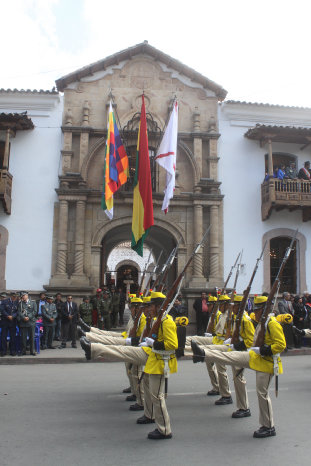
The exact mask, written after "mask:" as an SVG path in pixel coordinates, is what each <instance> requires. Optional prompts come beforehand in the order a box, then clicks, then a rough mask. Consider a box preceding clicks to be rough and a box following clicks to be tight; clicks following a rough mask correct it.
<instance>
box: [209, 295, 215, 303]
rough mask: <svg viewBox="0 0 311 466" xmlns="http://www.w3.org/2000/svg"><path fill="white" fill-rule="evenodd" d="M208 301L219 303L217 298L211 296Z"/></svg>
mask: <svg viewBox="0 0 311 466" xmlns="http://www.w3.org/2000/svg"><path fill="white" fill-rule="evenodd" d="M207 301H209V302H210V303H211V302H215V301H217V298H216V296H209V297H208V300H207Z"/></svg>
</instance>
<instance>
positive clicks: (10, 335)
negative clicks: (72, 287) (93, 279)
mask: <svg viewBox="0 0 311 466" xmlns="http://www.w3.org/2000/svg"><path fill="white" fill-rule="evenodd" d="M72 298H73V297H72V295H71V294H69V295H67V296H66V298H65V299H63V296H62V294H61V293H57V294H56V295H55V296H52V295H49V294H46V293H45V292H42V293H40V296H39V299H38V300H37V301H35V300H32V299H30V297H29V295H28V292H26V291H22V292H20V293H17V292H14V291H12V292H11V293H9V295H7V293H0V355H1V356H5V355H6V354H7V353H8V351H9V352H10V355H11V356H16V355H18V356H23V355H25V354H26V351H28V349H29V352H30V354H31V355H33V356H35V355H36V351H35V336H36V335H37V336H38V338H39V339H40V349H41V350H45V349H48V348H49V349H56V348H59V349H63V348H66V346H67V342H68V341H69V342H71V346H72V348H76V347H77V345H76V335H77V324H78V319H79V317H81V318H83V320H84V321H85V322H86V323H88V324H89V325H92V326H94V327H98V328H103V327H104V328H105V329H107V330H110V329H111V328H114V327H117V325H120V326H122V325H123V324H124V320H123V317H124V309H125V302H126V296H125V293H124V292H123V291H122V289H118V290H116V289H115V287H114V286H111V287H110V288H108V287H106V286H104V287H103V289H98V290H97V291H96V295H95V296H85V297H84V298H83V302H82V303H81V304H80V305H79V306H78V305H77V303H75V302H74V301H73V299H72ZM53 341H57V342H60V343H58V346H54V345H53Z"/></svg>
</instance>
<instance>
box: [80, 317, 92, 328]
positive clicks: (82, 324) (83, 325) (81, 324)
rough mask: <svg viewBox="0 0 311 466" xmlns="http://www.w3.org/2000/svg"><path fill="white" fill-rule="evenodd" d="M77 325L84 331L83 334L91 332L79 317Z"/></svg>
mask: <svg viewBox="0 0 311 466" xmlns="http://www.w3.org/2000/svg"><path fill="white" fill-rule="evenodd" d="M79 324H80V327H81V328H82V329H83V330H84V331H85V332H90V331H91V327H90V326H89V325H87V324H86V323H85V322H84V320H83V319H81V317H79Z"/></svg>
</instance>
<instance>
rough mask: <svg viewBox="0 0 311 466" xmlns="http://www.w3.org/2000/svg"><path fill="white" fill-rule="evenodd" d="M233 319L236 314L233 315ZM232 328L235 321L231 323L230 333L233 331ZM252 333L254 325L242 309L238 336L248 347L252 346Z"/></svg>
mask: <svg viewBox="0 0 311 466" xmlns="http://www.w3.org/2000/svg"><path fill="white" fill-rule="evenodd" d="M235 319H236V316H234V320H235ZM234 329H235V322H234V324H233V331H232V333H233V332H234ZM254 333H255V327H254V325H253V322H252V319H251V318H250V317H249V316H248V314H247V313H246V312H245V311H244V313H243V316H242V322H241V328H240V336H241V338H242V339H243V341H244V343H245V346H246V348H250V347H251V346H253V341H254Z"/></svg>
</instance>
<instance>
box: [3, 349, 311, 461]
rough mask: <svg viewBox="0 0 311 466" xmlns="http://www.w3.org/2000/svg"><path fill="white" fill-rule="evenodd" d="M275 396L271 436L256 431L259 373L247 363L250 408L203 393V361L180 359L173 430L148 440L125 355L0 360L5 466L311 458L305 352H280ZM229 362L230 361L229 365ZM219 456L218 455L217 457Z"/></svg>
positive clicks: (310, 386) (310, 374)
mask: <svg viewBox="0 0 311 466" xmlns="http://www.w3.org/2000/svg"><path fill="white" fill-rule="evenodd" d="M283 362H284V366H285V374H284V375H283V376H281V377H280V393H279V397H278V399H275V395H274V392H273V391H272V402H273V408H274V415H275V425H276V430H277V437H274V438H268V439H263V440H261V439H253V438H252V433H253V431H254V430H255V429H256V428H257V427H258V409H257V398H256V393H255V385H254V382H255V376H254V373H253V372H251V371H248V372H247V380H248V387H249V397H250V403H251V411H252V417H250V418H247V419H232V418H231V413H232V411H233V409H234V405H231V406H225V407H222V406H215V405H214V401H215V399H214V398H208V397H207V396H206V391H207V389H208V388H210V387H209V384H208V381H207V375H206V370H205V365H203V364H196V365H194V364H193V363H192V362H191V361H181V362H180V364H179V373H178V374H177V375H174V376H172V377H171V378H170V381H169V398H168V407H169V413H170V415H171V422H172V428H173V435H174V437H173V439H172V440H167V441H161V442H156V441H151V440H147V439H146V435H147V433H148V432H149V431H150V430H153V428H154V427H153V425H152V426H151V428H150V426H139V425H136V423H135V420H136V418H137V417H138V416H139V415H141V412H139V413H138V414H137V413H133V412H130V411H129V410H128V408H129V405H130V403H128V402H125V401H124V398H125V396H124V395H123V394H121V389H122V388H124V387H125V386H127V380H126V377H125V375H124V366H123V364H121V363H105V364H100V363H99V364H98V363H80V364H46V365H45V364H42V365H41V364H40V365H38V364H35V365H29V364H27V365H18V366H14V365H13V366H10V365H2V366H1V368H0V371H1V376H0V419H1V423H0V465H1V466H20V465H23V466H30V465H34V466H37V465H38V466H39V465H40V466H52V465H53V466H55V465H59V466H65V465H68V466H71V465H75V466H80V465H81V466H85V465H88V466H99V465H105V466H123V465H124V466H125V465H126V466H132V465H135V466H140V465H144V466H146V465H148V466H155V465H157V466H158V465H161V466H166V465H169V466H175V465H181V464H182V465H184V464H193V465H206V464H208V465H211V464H221V465H230V466H234V465H239V466H240V465H252V466H257V465H260V466H262V465H263V464H264V465H265V466H266V465H275V464H278V463H280V464H282V466H287V465H288V466H289V465H291V466H292V464H293V463H296V464H297V465H299V466H301V465H309V464H310V395H311V358H310V356H295V357H288V358H283ZM229 370H230V369H229ZM216 462H217V463H216Z"/></svg>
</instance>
